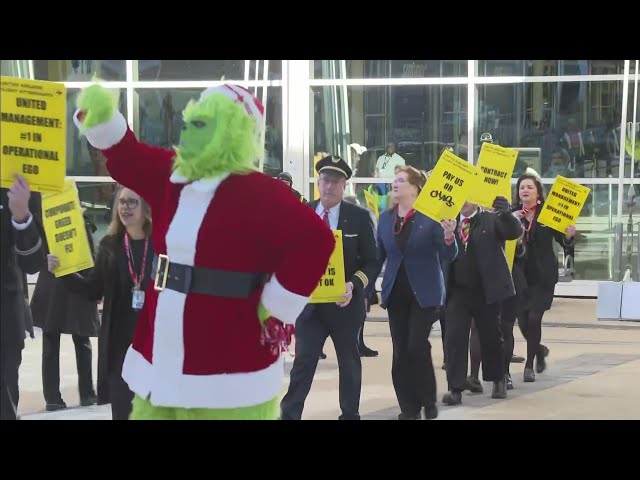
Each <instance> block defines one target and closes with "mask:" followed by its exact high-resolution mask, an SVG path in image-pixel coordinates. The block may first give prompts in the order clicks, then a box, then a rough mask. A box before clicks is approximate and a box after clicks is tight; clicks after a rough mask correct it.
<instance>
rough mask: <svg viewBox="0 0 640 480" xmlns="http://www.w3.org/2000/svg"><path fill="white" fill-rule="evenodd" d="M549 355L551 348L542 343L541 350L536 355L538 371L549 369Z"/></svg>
mask: <svg viewBox="0 0 640 480" xmlns="http://www.w3.org/2000/svg"><path fill="white" fill-rule="evenodd" d="M547 355H549V349H548V348H547V347H546V346H544V345H540V351H539V352H538V355H536V372H537V373H542V372H544V371H545V370H546V369H547V361H546V360H545V357H546V356H547Z"/></svg>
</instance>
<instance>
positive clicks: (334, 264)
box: [309, 230, 347, 303]
mask: <svg viewBox="0 0 640 480" xmlns="http://www.w3.org/2000/svg"><path fill="white" fill-rule="evenodd" d="M333 238H334V239H335V240H336V247H335V249H334V250H333V253H332V254H331V258H330V259H329V265H327V270H326V271H325V274H324V275H323V276H322V278H321V279H320V280H319V281H318V286H317V287H316V289H315V290H314V291H313V293H312V294H311V300H310V301H309V302H310V303H335V302H341V301H343V298H342V297H343V295H344V294H345V293H346V292H347V287H346V285H345V283H346V282H345V279H344V254H343V248H342V230H333Z"/></svg>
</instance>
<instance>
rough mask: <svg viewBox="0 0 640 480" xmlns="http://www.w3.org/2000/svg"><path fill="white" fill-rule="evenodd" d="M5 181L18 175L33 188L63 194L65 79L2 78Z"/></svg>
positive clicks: (1, 173) (0, 140) (0, 159)
mask: <svg viewBox="0 0 640 480" xmlns="http://www.w3.org/2000/svg"><path fill="white" fill-rule="evenodd" d="M0 88H1V92H0V113H1V118H0V144H1V145H2V150H1V151H0V163H1V164H2V166H1V167H0V185H1V186H3V187H10V186H11V185H13V182H14V181H15V179H14V178H13V174H14V173H18V174H20V175H22V176H24V177H25V178H26V179H27V181H28V182H29V186H30V187H31V190H33V191H38V192H54V193H61V192H62V190H63V186H64V177H65V174H66V168H67V167H66V111H67V95H66V88H65V86H64V85H63V84H61V83H52V82H43V81H39V80H25V79H23V78H11V77H0Z"/></svg>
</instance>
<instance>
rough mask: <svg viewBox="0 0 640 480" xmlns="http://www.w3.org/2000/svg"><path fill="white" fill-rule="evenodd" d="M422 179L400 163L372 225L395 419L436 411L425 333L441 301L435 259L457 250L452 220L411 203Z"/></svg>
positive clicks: (452, 255) (446, 257) (449, 256)
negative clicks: (387, 204) (388, 204)
mask: <svg viewBox="0 0 640 480" xmlns="http://www.w3.org/2000/svg"><path fill="white" fill-rule="evenodd" d="M426 181H427V179H426V176H425V175H424V174H423V173H422V172H420V171H418V170H416V169H415V168H413V167H404V168H400V170H399V171H398V172H397V173H396V176H395V179H394V182H393V198H394V201H395V203H396V206H395V207H394V208H393V209H390V210H386V211H385V212H383V213H382V214H381V215H380V223H379V226H378V239H377V240H378V268H379V270H378V271H380V270H381V269H382V266H383V264H384V262H385V261H386V262H387V266H386V268H385V272H384V277H383V280H382V307H383V308H386V309H387V310H388V312H389V329H390V330H391V340H392V342H393V364H392V367H391V375H392V377H393V386H394V389H395V391H396V397H397V398H398V404H399V405H400V410H401V413H400V415H399V416H398V419H399V420H417V419H419V418H420V417H421V415H422V411H423V410H424V416H425V418H426V419H434V418H436V417H437V416H438V409H437V408H436V377H435V372H434V369H433V361H432V358H431V344H430V343H429V334H430V333H431V326H432V325H433V324H434V323H435V322H436V321H437V320H438V312H437V309H438V307H440V306H441V305H442V304H443V303H444V296H445V285H444V279H443V274H442V270H441V267H440V263H441V261H443V260H444V261H447V262H452V261H453V260H454V258H455V257H456V254H457V251H458V247H457V245H456V242H455V236H454V230H455V220H449V221H447V220H443V221H442V222H441V223H440V224H438V222H436V221H435V220H432V219H431V218H429V217H427V216H425V215H423V214H422V213H420V212H417V211H416V210H414V209H413V204H414V203H415V200H416V198H417V197H418V195H419V193H420V191H421V190H422V188H424V185H425V182H426Z"/></svg>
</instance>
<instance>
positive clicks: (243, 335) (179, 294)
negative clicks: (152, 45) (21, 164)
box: [73, 84, 335, 420]
mask: <svg viewBox="0 0 640 480" xmlns="http://www.w3.org/2000/svg"><path fill="white" fill-rule="evenodd" d="M117 100H118V98H117V93H115V92H113V91H110V90H107V89H105V88H103V87H102V86H100V85H98V84H94V85H91V86H90V87H87V88H86V89H84V90H83V91H82V92H81V93H80V95H79V97H78V101H77V107H78V109H77V110H76V112H75V113H74V116H73V119H74V123H75V124H76V125H77V126H78V128H79V129H80V131H81V133H82V134H84V135H85V136H86V138H87V140H88V141H89V142H90V143H91V145H93V146H94V147H96V148H98V149H99V150H101V151H102V153H103V154H104V155H105V157H106V158H107V168H108V170H109V173H110V174H111V176H112V177H113V178H114V179H115V180H116V181H117V182H118V183H120V184H122V185H124V186H126V187H128V188H130V189H131V190H134V191H135V192H137V193H138V194H139V195H140V196H141V197H142V198H144V199H145V200H146V201H147V202H148V203H149V205H150V206H151V212H152V220H153V234H152V236H153V245H154V248H155V253H156V257H155V260H154V265H153V275H152V276H153V278H152V279H153V283H150V285H149V286H147V287H146V289H144V290H139V291H134V295H133V298H134V300H133V301H134V303H136V302H137V305H138V306H140V305H142V310H141V311H140V316H139V319H138V324H137V329H136V333H135V336H134V340H133V345H132V346H131V347H130V348H129V351H128V352H127V356H126V359H125V362H124V367H123V371H122V377H123V378H124V380H125V381H126V382H127V384H128V385H129V387H130V388H131V390H132V391H133V392H134V393H135V398H134V403H133V411H132V413H131V419H134V420H143V419H167V420H170V419H171V420H182V419H276V418H278V415H279V410H278V406H279V397H280V393H281V390H282V386H283V376H284V371H283V357H282V355H281V353H282V351H283V349H284V348H286V346H287V345H288V343H289V342H290V340H291V333H292V326H293V325H294V324H295V321H296V318H297V317H298V315H299V314H300V313H301V312H302V309H303V308H304V306H305V305H306V304H307V302H308V300H309V296H310V295H311V293H312V291H313V290H314V289H315V287H316V285H317V284H318V281H319V280H320V278H321V277H322V275H323V273H324V272H325V269H326V267H327V264H328V261H329V257H330V255H331V253H332V251H333V249H334V245H335V242H334V239H333V234H332V233H331V231H330V230H329V228H327V227H326V225H325V224H324V223H323V222H322V220H320V218H319V217H318V216H317V215H316V214H315V212H313V211H312V210H310V209H309V208H307V207H305V205H303V204H301V203H300V202H299V201H298V200H296V199H295V198H294V197H293V195H291V191H290V189H289V188H288V187H287V186H286V185H284V183H283V182H278V181H276V180H274V179H272V178H269V177H268V176H266V175H264V174H262V173H260V172H257V171H255V168H254V166H253V165H254V161H255V159H256V158H257V157H258V155H259V154H260V153H259V152H260V150H261V147H260V145H259V139H260V138H261V130H260V129H261V128H263V124H264V119H263V111H264V110H263V107H262V105H261V104H260V102H259V101H258V100H257V99H256V98H255V96H254V95H252V94H251V92H249V91H248V90H246V89H244V88H241V87H238V86H235V85H223V86H219V87H215V88H209V89H207V90H205V91H204V92H203V93H202V94H201V96H200V98H199V100H198V101H194V100H192V101H191V102H189V104H188V105H187V107H186V108H185V110H184V112H183V119H184V127H183V129H182V133H181V136H180V143H179V145H178V146H177V147H174V150H175V151H172V150H165V149H161V148H156V147H151V146H149V145H146V144H144V143H142V142H138V140H137V139H136V137H135V135H134V134H133V132H132V131H131V130H130V129H129V127H128V126H127V122H126V121H125V119H124V117H123V116H122V114H121V113H120V112H119V111H118V109H117ZM135 268H139V266H137V267H134V269H135Z"/></svg>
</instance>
